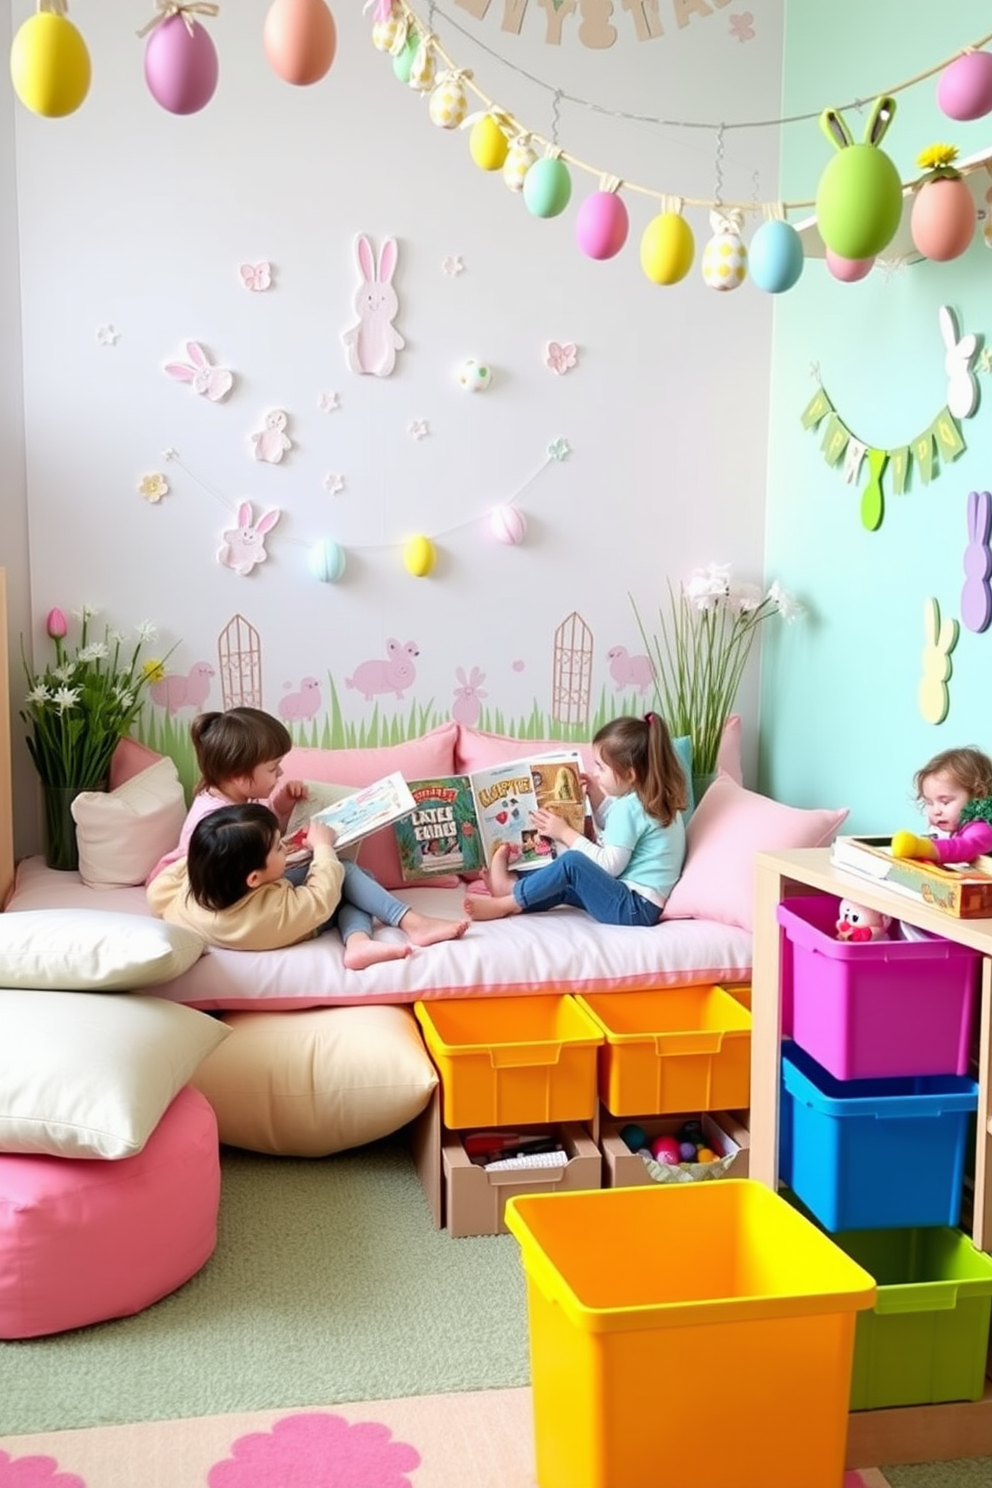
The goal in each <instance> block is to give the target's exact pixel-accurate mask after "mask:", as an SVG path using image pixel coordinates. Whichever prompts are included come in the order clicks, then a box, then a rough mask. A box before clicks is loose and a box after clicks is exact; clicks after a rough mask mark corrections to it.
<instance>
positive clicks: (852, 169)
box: [816, 98, 903, 259]
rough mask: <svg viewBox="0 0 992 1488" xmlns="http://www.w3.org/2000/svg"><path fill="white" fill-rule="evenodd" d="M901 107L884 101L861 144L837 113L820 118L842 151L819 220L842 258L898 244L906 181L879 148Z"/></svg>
mask: <svg viewBox="0 0 992 1488" xmlns="http://www.w3.org/2000/svg"><path fill="white" fill-rule="evenodd" d="M895 109H896V105H895V99H893V98H880V99H878V101H877V102H876V104H875V107H874V109H873V110H872V114H871V118H870V119H869V121H868V126H867V128H866V130H865V138H864V141H863V143H862V144H860V145H856V144H855V143H854V141H853V140H852V138H851V134H850V131H849V130H848V127H847V125H846V124H845V122H844V119H843V117H842V116H841V115H840V114H839V113H838V112H837V111H836V110H835V109H825V110H824V112H823V114H822V115H821V116H820V127H821V128H822V129H823V132H824V133H825V134H826V136H827V138H828V139H829V140H830V142H831V144H833V145H834V146H835V147H836V149H837V152H838V153H837V154H836V155H835V156H834V158H833V159H832V160H831V161H830V163H829V164H828V165H827V167H826V169H825V170H824V172H823V174H822V175H821V177H820V181H819V185H818V186H817V189H816V221H817V226H818V227H819V229H820V237H821V238H822V239H823V241H824V243H825V244H826V246H827V247H828V248H829V249H830V250H831V251H832V252H833V253H836V254H839V255H840V256H841V257H842V258H855V259H856V258H873V257H874V256H875V255H876V254H877V253H881V251H882V249H883V248H885V246H886V245H887V244H888V243H890V242H891V241H892V239H893V237H894V236H895V233H896V229H897V228H898V226H899V221H900V219H901V217H902V200H903V198H902V182H901V180H900V179H899V172H898V171H897V170H896V167H895V166H894V165H893V163H892V161H891V160H890V158H889V156H888V155H886V154H885V152H884V150H881V149H879V144H880V142H881V139H882V137H883V135H884V134H885V131H886V130H887V129H888V127H889V125H890V124H891V122H892V117H893V115H894V114H895Z"/></svg>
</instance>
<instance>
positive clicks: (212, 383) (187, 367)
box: [165, 341, 234, 403]
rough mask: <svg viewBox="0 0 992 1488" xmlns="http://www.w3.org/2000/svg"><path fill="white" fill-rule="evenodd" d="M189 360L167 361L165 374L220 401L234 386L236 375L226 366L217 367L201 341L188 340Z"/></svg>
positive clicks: (205, 396) (217, 401)
mask: <svg viewBox="0 0 992 1488" xmlns="http://www.w3.org/2000/svg"><path fill="white" fill-rule="evenodd" d="M186 354H187V356H188V357H189V361H188V362H166V364H165V375H166V376H167V377H171V378H172V379H173V380H174V381H175V382H188V383H189V385H190V387H191V388H192V390H193V392H194V393H199V394H200V396H201V397H203V398H207V399H209V401H210V402H211V403H220V402H221V401H222V400H223V399H224V398H226V397H227V395H228V393H229V392H230V391H231V388H232V387H233V386H234V376H233V374H232V373H230V372H228V371H227V369H226V368H225V367H215V366H214V365H213V363H212V362H211V360H210V358H209V356H208V355H207V353H206V351H205V350H204V349H203V347H202V346H201V345H200V343H199V341H187V342H186Z"/></svg>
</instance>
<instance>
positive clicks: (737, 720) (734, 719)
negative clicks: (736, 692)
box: [716, 713, 744, 785]
mask: <svg viewBox="0 0 992 1488" xmlns="http://www.w3.org/2000/svg"><path fill="white" fill-rule="evenodd" d="M716 767H717V769H718V770H724V771H725V772H726V773H727V774H728V775H729V776H730V778H731V780H736V781H737V784H738V785H743V784H744V769H743V766H742V764H741V716H740V714H739V713H731V715H730V717H729V718H728V719H727V721H726V723H725V724H724V725H723V735H722V737H721V739H720V748H719V749H718V750H717V752H716Z"/></svg>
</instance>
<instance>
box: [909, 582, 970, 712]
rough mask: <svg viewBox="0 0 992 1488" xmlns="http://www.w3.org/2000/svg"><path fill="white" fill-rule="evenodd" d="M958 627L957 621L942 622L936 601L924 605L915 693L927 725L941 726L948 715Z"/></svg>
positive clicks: (932, 600)
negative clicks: (952, 659) (921, 648)
mask: <svg viewBox="0 0 992 1488" xmlns="http://www.w3.org/2000/svg"><path fill="white" fill-rule="evenodd" d="M959 634H960V627H959V625H958V622H957V621H956V620H941V618H940V605H939V604H938V603H937V601H936V600H935V599H925V600H924V601H923V636H924V645H923V651H922V652H921V655H920V662H921V674H920V684H919V688H918V689H917V694H916V696H917V701H918V703H919V708H920V715H921V717H922V718H924V719H925V720H926V722H927V723H943V721H944V719H945V718H946V717H947V715H948V713H949V712H950V707H951V695H950V693H949V692H948V690H947V684H948V682H949V681H950V680H951V671H952V669H953V668H952V663H951V652H952V651H953V650H954V647H955V646H956V645H957V643H958V636H959Z"/></svg>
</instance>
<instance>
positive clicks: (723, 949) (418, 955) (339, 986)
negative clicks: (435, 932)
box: [7, 857, 751, 1010]
mask: <svg viewBox="0 0 992 1488" xmlns="http://www.w3.org/2000/svg"><path fill="white" fill-rule="evenodd" d="M399 897H400V898H401V899H404V900H405V901H406V902H407V903H409V904H410V905H412V906H414V907H415V908H416V909H419V910H420V911H421V912H422V913H425V914H433V915H443V916H446V917H454V918H461V915H462V909H461V905H462V901H463V899H464V891H463V890H462V889H437V888H432V889H403V890H401V891H400V892H399ZM7 908H8V909H11V910H38V909H71V908H79V909H90V910H93V909H97V910H113V911H115V912H117V913H121V912H125V913H129V914H139V915H140V914H148V906H147V903H146V900H145V891H144V889H143V888H128V889H89V888H87V887H86V885H85V884H84V883H83V882H82V880H81V879H80V878H79V875H78V874H75V873H63V872H58V871H56V870H54V869H50V868H46V867H45V863H44V859H43V858H40V857H38V858H26V859H25V860H24V861H23V862H22V863H21V864H20V865H19V866H18V870H17V880H16V883H15V887H14V894H13V897H12V899H11V901H10V903H9V904H8V905H7ZM376 934H377V936H381V937H383V938H384V939H385V938H391V939H395V940H399V941H403V940H405V937H404V936H403V934H402V932H401V931H398V930H392V929H385V928H380V929H378V930H377V931H376ZM750 976H751V934H750V931H747V930H741V929H739V928H738V927H737V926H734V925H722V924H718V923H717V922H716V921H714V920H667V921H663V922H662V924H660V925H657V926H656V927H655V928H654V929H652V930H641V929H634V928H628V927H625V926H624V927H613V926H608V925H598V924H596V923H595V921H594V920H591V919H590V918H589V917H588V915H585V914H583V913H582V911H581V910H575V909H565V908H562V909H556V910H552V911H551V912H550V913H549V914H543V915H516V916H514V917H513V919H512V920H500V921H495V922H492V921H491V922H489V923H487V924H474V923H473V924H471V925H470V926H469V928H468V930H467V932H466V933H465V935H464V936H463V937H462V939H461V940H455V941H449V942H446V943H444V944H442V945H437V946H431V947H430V948H428V949H418V950H415V951H414V952H413V954H412V955H411V956H408V957H406V958H405V959H404V960H401V961H387V962H384V963H382V964H381V965H378V966H372V967H370V968H369V969H368V970H367V971H348V970H346V969H345V967H344V965H343V963H342V947H341V941H340V938H339V937H338V936H337V935H336V934H334V933H333V932H332V933H330V934H327V935H322V936H320V937H319V938H318V939H317V940H311V941H307V942H305V943H304V944H303V945H297V946H291V947H289V949H288V950H285V951H224V950H214V949H210V950H207V951H206V952H204V954H203V955H202V956H201V957H200V959H199V961H198V962H197V963H196V965H195V966H193V967H192V968H191V969H190V970H189V971H188V972H186V973H185V974H184V975H183V976H180V977H176V979H175V980H174V981H171V982H165V983H162V984H161V985H160V986H158V987H149V988H146V989H144V990H145V991H148V992H153V993H156V994H157V995H158V996H160V997H167V998H169V999H170V1000H171V1001H173V1002H182V1003H185V1004H187V1006H189V1007H196V1008H205V1009H212V1008H237V1009H242V1010H244V1009H252V1008H276V1009H288V1008H306V1007H323V1006H335V1005H341V1006H346V1005H353V1004H356V1003H365V1002H386V1003H404V1002H416V1001H418V1000H420V999H426V998H433V997H485V996H487V995H489V994H493V995H498V996H504V997H505V996H510V995H516V996H520V995H523V994H525V993H530V992H534V993H540V992H547V991H548V988H549V987H561V988H563V989H564V990H569V991H577V992H622V991H635V990H637V989H640V988H646V987H665V986H678V985H679V984H686V983H693V982H697V983H698V982H705V983H709V982H746V981H748V980H749V979H750Z"/></svg>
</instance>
